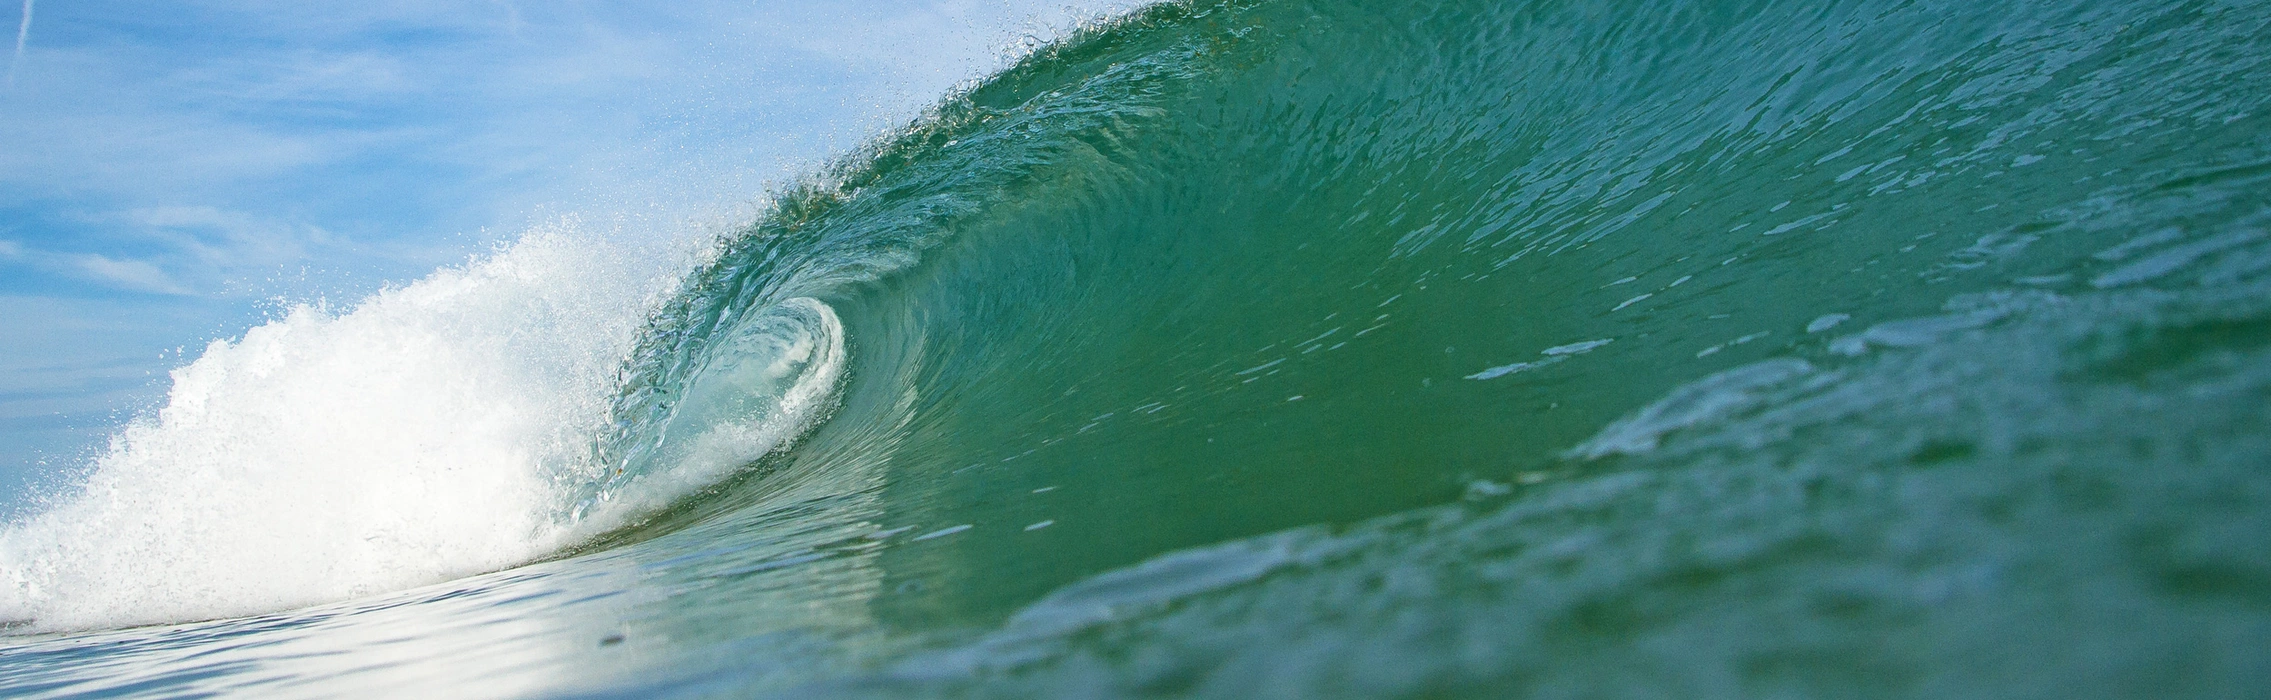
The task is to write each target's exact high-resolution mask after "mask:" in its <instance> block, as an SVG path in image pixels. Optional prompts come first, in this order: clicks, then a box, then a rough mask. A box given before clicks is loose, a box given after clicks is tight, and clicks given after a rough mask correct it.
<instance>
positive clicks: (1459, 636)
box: [0, 0, 2271, 700]
mask: <svg viewBox="0 0 2271 700" xmlns="http://www.w3.org/2000/svg"><path fill="white" fill-rule="evenodd" d="M2267 60H2271V4H2265V3H2260V2H2241V1H2229V2H2221V1H2183V2H2165V3H2142V2H2108V1H2099V0H1997V1H1994V2H1957V1H1953V0H1845V1H1832V2H1795V1H1787V0H1683V1H1676V2H1664V3H1607V2H1587V1H1584V0H1566V1H1557V0H1538V1H1529V2H1474V1H1458V0H1412V1H1405V2H1373V1H1360V0H1235V1H1217V0H1189V1H1185V2H1170V3H1163V4H1159V5H1154V6H1150V7H1146V8H1143V9H1140V10H1136V11H1133V12H1132V13H1129V14H1127V15H1125V16H1121V17H1118V18H1116V19H1111V20H1108V21H1102V22H1098V23H1096V24H1094V25H1092V26H1088V27H1085V28H1083V29H1081V30H1079V31H1076V32H1073V33H1072V34H1071V35H1070V36H1069V37H1067V38H1065V39H1063V40H1061V41H1058V42H1056V43H1054V44H1050V45H1047V46H1044V47H1041V48H1039V49H1037V50H1035V51H1034V52H1032V53H1031V54H1030V55H1028V56H1026V57H1024V58H1023V59H1021V60H1019V61H1017V62H1016V63H1015V64H1014V65H1012V66H1011V67H1009V68H1007V69H1006V70H1004V71H1002V72H1000V73H998V74H996V75H993V76H992V77H990V78H987V79H985V80H983V81H981V82H978V83H975V84H972V85H969V86H967V87H965V88H963V89H958V90H956V91H955V92H953V93H951V94H948V95H945V96H943V97H941V98H940V100H939V101H938V102H937V105H936V106H935V107H934V108H932V109H931V110H929V111H928V112H927V113H925V115H924V116H923V117H921V118H920V119H918V120H916V121H914V122H912V123H911V124H908V125H907V126H905V127H904V128H901V129H897V130H895V131H892V132H891V133H889V134H887V135H885V136H883V137H881V138H879V139H877V140H875V141H873V142H871V143H870V144H868V145H867V146H865V147H863V148H861V149H859V150H857V151H855V152H851V153H847V154H844V155H843V156H842V157H840V158H839V159H838V160H836V161H834V163H833V164H832V165H829V166H827V167H823V168H819V169H817V170H815V171H813V172H811V173H810V174H808V175H807V176H805V177H804V178H802V179H800V180H797V181H795V182H794V183H793V184H791V185H788V186H784V187H782V188H780V189H779V190H778V191H776V192H773V193H771V195H770V198H769V199H768V200H767V201H768V204H767V205H766V206H765V207H764V208H763V212H762V213H761V214H760V215H758V216H757V217H756V218H755V219H754V220H753V221H751V222H749V223H748V224H747V225H746V226H743V227H739V228H736V229H734V230H732V231H730V232H728V233H726V234H724V235H720V236H716V237H705V238H702V239H701V240H699V241H695V242H693V243H690V244H685V245H679V246H675V247H673V246H638V245H628V244H619V243H610V242H608V241H605V240H593V239H590V238H585V237H578V236H575V235H570V234H566V233H551V232H546V231H541V230H540V231H535V232H532V233H530V234H528V235H527V236H525V237H523V238H522V239H521V240H520V241H519V242H518V243H516V244H514V245H512V246H510V247H507V248H505V249H503V250H500V251H498V252H496V253H494V254H492V255H488V256H485V257H483V258H481V259H479V260H475V261H473V262H469V263H467V264H465V265H463V266H460V267H454V268H449V269H445V270H441V271H437V272H436V273H434V274H433V275H432V276H430V277H428V278H426V279H423V280H420V281H418V282H415V283H412V284H407V285H403V286H399V287H394V288H390V289H387V290H385V291H382V292H379V293H377V294H375V295H373V296H371V297H369V298H368V299H365V300H363V301H361V302H359V303H355V304H349V305H342V306H338V307H336V308H316V307H302V308H300V309H298V310H296V311H293V312H291V313H290V314H288V315H285V316H282V317H280V318H278V319H276V320H274V321H272V322H269V323H268V324H266V325H263V326H259V327H256V328H253V329H252V330H250V331H248V332H247V333H245V334H244V335H242V336H241V337H234V338H230V339H225V340H221V341H216V342H214V343H213V344H212V345H210V346H208V347H207V348H205V349H204V350H203V351H202V353H194V352H193V353H191V354H192V355H193V356H194V357H195V359H194V360H193V361H189V362H187V363H185V364H183V365H182V366H181V367H180V368H179V369H177V370H175V372H174V374H173V376H172V384H171V389H170V391H169V394H168V396H167V398H166V401H165V403H164V405H163V406H162V408H160V409H157V410H155V411H153V412H151V413H150V414H148V415H146V416H144V417H143V418H141V419H139V420H137V421H135V422H134V423H132V424H131V425H129V426H127V427H126V428H124V429H122V430H121V431H120V432H119V433H118V435H117V437H116V438H114V439H113V441H112V443H111V447H110V448H109V450H108V451H107V452H105V453H104V454H103V455H102V456H100V457H99V458H97V459H96V460H95V461H94V462H93V463H92V464H91V466H90V467H89V468H88V470H87V472H86V474H85V475H84V477H83V479H82V480H81V483H79V484H78V485H77V486H76V487H74V488H73V489H71V490H69V491H67V492H65V493H61V494H59V495H56V496H54V497H52V498H51V499H50V500H49V502H47V503H46V504H45V505H43V506H41V507H40V508H37V509H34V510H33V511H32V512H29V513H28V514H26V515H24V516H21V517H19V518H18V519H17V520H15V521H13V522H10V523H9V524H7V525H6V526H5V528H4V529H0V620H5V622H4V623H0V624H5V626H6V627H5V632H4V634H5V636H0V695H6V696H21V697H109V696H164V697H190V696H205V695H212V694H221V695H256V696H263V697H296V696H325V697H331V696H340V695H389V696H407V695H435V696H462V697H799V698H804V697H1230V698H1240V699H1241V700H1255V699H1260V698H1281V697H1282V698H1326V697H1363V698H1389V697H1395V698H1405V697H1409V698H1422V697H1424V698H1464V697H1477V698H1481V697H1491V698H1497V697H1534V698H1611V697H1614V698H1654V697H1679V698H1717V697H1724V698H1769V697H1885V698H1959V697H1981V698H2029V697H2041V698H2095V697H2106V698H2115V697H2156V698H2242V697H2265V696H2266V693H2267V692H2271V691H2266V690H2265V689H2267V688H2271V546H2266V545H2265V537H2266V535H2267V533H2271V229H2267V226H2271V65H2267ZM2250 689H2252V690H2250Z"/></svg>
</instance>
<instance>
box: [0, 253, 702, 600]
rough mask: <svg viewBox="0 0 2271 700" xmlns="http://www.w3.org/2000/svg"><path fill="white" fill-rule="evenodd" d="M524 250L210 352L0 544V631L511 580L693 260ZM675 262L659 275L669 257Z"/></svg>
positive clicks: (533, 552) (288, 318)
mask: <svg viewBox="0 0 2271 700" xmlns="http://www.w3.org/2000/svg"><path fill="white" fill-rule="evenodd" d="M569 228H572V227H566V226H564V227H556V228H555V229H552V230H539V231H537V232H533V233H531V234H529V235H528V236H526V237H525V238H524V239H522V240H521V241H519V242H518V243H516V244H514V245H512V246H511V247H509V248H507V249H504V250H502V251H500V252H498V253H496V254H494V255H491V256H489V257H487V258H486V259H481V260H477V261H474V262H471V263H468V264H467V265H464V266H462V267H458V268H449V269H444V270H441V271H439V272H436V273H435V274H433V275H432V276H430V277H428V278H426V279H424V280H422V281H419V282H417V283H415V284H412V285H409V286H406V287H401V288H396V289H390V290H387V291H383V292H380V293H378V294H376V295H373V296H372V297H370V298H369V299H366V300H365V301H363V302H362V303H360V304H358V305H356V306H355V307H354V308H353V309H352V310H349V311H347V312H345V313H336V314H335V313H332V312H329V311H326V310H324V309H322V308H317V307H310V306H301V307H298V308H295V309H292V310H291V311H290V312H289V313H288V314H286V315H285V316H283V317H282V318H280V319H278V320H275V321H272V322H270V323H268V324H266V325H263V326H260V327H257V328H254V329H252V330H251V331H249V332H247V333H246V334H245V335H244V337H243V338H242V339H241V340H237V341H235V342H228V341H215V342H213V343H212V344H211V345H209V346H208V347H207V348H206V349H205V352H204V354H203V356H201V357H199V358H198V359H197V360H196V361H195V362H192V363H190V364H189V365H187V366H184V367H181V368H179V369H176V370H174V371H173V373H172V378H173V388H172V391H171V393H170V395H169V396H168V397H167V400H166V403H165V405H164V407H163V408H161V409H160V410H158V411H157V412H156V413H155V414H153V415H150V416H146V417H144V418H143V419H141V420H138V421H136V422H135V423H133V424H131V425H129V426H127V427H126V428H125V429H123V430H122V431H121V432H120V433H119V434H118V435H116V436H114V437H113V438H112V441H111V446H110V448H109V450H108V452H107V453H106V454H105V455H103V456H102V457H100V458H99V459H97V460H96V461H95V463H94V464H93V465H92V467H91V469H90V470H89V473H88V474H87V476H86V478H85V483H84V484H83V486H82V488H80V489H79V490H78V491H76V492H74V493H73V494H71V495H68V496H65V497H63V498H61V499H59V500H58V501H57V502H56V503H55V504H54V505H52V506H51V507H50V508H48V509H47V510H46V511H45V512H43V513H41V514H39V515H36V516H32V517H30V518H27V519H25V520H23V521H22V522H19V523H15V524H12V525H10V526H8V527H7V529H6V530H5V531H0V621H16V622H23V621H31V622H32V626H33V628H34V629H83V628H95V627H112V626H122V625H132V624H144V623H154V622H166V621H179V620H194V619H208V618H215V617H226V616H234V615H242V614H252V613H259V612H265V611H271V610H279V609H285V608H290V607H295V606H301V605H307V604H313V603H318V602H324V601H331V600H340V599H346V598H351V597H355V596H360V595H367V594H371V593H376V592H382V591H387V590H392V589H399V588H404V587H409V586H415V585H420V584H425V583H431V582H436V581H441V580H446V579H449V578H453V577H456V576H461V575H465V574H469V573H475V572H480V571H486V570H494V569H498V568H503V567H507V566H511V565H513V564H516V563H520V562H524V561H528V560H529V559H531V558H534V557H536V556H540V555H542V554H544V553H547V552H550V551H553V550H556V549H557V548H559V547H561V546H563V545H564V544H567V543H569V542H571V541H572V538H574V537H576V536H578V535H579V533H578V532H574V531H573V530H575V529H576V526H575V525H573V524H570V523H566V522H563V521H561V520H560V519H558V518H555V517H553V514H555V513H557V512H559V508H560V501H561V499H562V498H564V497H565V496H564V494H563V493H562V492H563V490H564V488H565V487H564V486H563V485H562V484H563V482H564V481H566V479H563V478H561V477H562V475H563V474H568V473H571V472H572V470H573V468H574V467H575V465H576V460H577V459H579V458H580V457H581V456H582V455H584V454H586V452H585V451H586V450H587V449H588V447H589V445H590V440H591V437H592V431H593V430H595V429H596V428H597V427H598V426H599V425H601V424H602V423H603V422H604V420H605V418H606V412H607V407H608V401H609V399H610V397H611V395H612V392H613V391H614V390H615V387H616V384H615V377H616V372H617V371H618V369H619V367H620V363H621V361H622V358H623V357H624V356H625V354H626V353H627V352H628V350H629V349H630V347H631V345H632V344H633V343H634V342H635V341H636V339H637V333H638V329H639V328H640V325H641V323H642V322H643V321H644V320H645V318H646V317H647V315H648V314H649V313H650V312H651V310H652V309H653V308H654V305H655V303H657V301H659V297H660V295H661V294H664V293H667V292H668V291H669V290H670V289H671V288H672V287H673V286H674V285H675V282H676V279H677V277H678V275H679V274H681V273H682V272H683V270H684V265H685V264H686V261H688V260H691V259H692V258H693V257H694V256H691V255H678V256H672V255H656V254H653V251H640V250H629V249H627V246H626V245H625V244H621V243H617V242H609V241H604V240H592V239H593V238H599V237H597V236H588V235H578V234H574V233H571V232H569V231H568V230H567V229H569ZM673 258H676V260H673Z"/></svg>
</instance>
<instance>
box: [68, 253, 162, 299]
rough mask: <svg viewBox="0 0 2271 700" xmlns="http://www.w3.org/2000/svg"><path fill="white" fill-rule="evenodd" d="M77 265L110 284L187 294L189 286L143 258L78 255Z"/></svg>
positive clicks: (88, 274)
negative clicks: (117, 258) (123, 258)
mask: <svg viewBox="0 0 2271 700" xmlns="http://www.w3.org/2000/svg"><path fill="white" fill-rule="evenodd" d="M72 262H73V263H74V266H75V267H77V268H78V270H79V271H80V272H81V273H82V274H84V275H85V276H86V277H88V278H89V279H93V280H95V281H98V282H103V283H106V284H109V285H111V286H114V287H117V288H120V289H128V290H133V291H140V292H151V293H155V294H173V295H182V296H187V295H189V294H191V292H190V289H189V287H187V286H185V285H183V284H182V283H180V282H177V281H174V279H173V276H172V275H168V274H166V271H165V270H160V269H158V266H157V265H153V264H150V263H149V262H147V261H143V260H114V259H111V258H110V257H108V256H103V255H79V256H74V257H73V258H72Z"/></svg>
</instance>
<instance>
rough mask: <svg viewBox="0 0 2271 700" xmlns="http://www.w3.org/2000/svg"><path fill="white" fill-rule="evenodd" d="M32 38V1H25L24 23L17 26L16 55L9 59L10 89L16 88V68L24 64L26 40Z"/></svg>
mask: <svg viewBox="0 0 2271 700" xmlns="http://www.w3.org/2000/svg"><path fill="white" fill-rule="evenodd" d="M31 37H32V0H24V21H23V23H22V24H18V25H16V55H15V57H14V58H10V59H8V87H15V86H16V66H18V65H21V64H22V63H23V62H24V40H26V39H30V38H31Z"/></svg>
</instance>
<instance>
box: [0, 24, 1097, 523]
mask: <svg viewBox="0 0 2271 700" xmlns="http://www.w3.org/2000/svg"><path fill="white" fill-rule="evenodd" d="M1129 5H1131V3H1128V2H1118V1H1107V0H1076V1H1073V2H1066V1H1064V0H1048V1H1045V2H1044V1H1039V0H995V1H993V2H975V1H968V0H895V1H883V0H876V1H868V2H822V1H816V0H803V1H792V2H767V1H744V2H722V1H716V0H692V1H689V2H680V3H669V4H666V5H659V6H656V7H640V6H634V5H630V4H625V3H607V2H574V1H571V2H555V3H543V4H536V3H528V4H522V3H516V2H511V1H508V0H490V1H488V2H460V3H452V2H438V1H433V0H395V1H392V2H383V1H382V2H364V3H330V2H324V3H308V2H284V1H281V0H232V1H231V2H212V1H207V0H181V1H176V2H169V3H165V4H162V5H157V6H152V5H150V4H147V3H129V2H119V1H114V0H92V1H88V2H77V3H62V2H54V1H53V0H50V1H49V2H45V3H36V4H35V1H34V0H26V1H25V2H23V3H22V6H21V12H20V15H19V19H20V21H19V27H20V28H19V31H18V33H17V35H16V39H17V42H16V43H15V45H14V46H12V47H11V48H12V52H11V53H10V54H9V56H8V58H9V65H8V67H7V77H6V79H5V80H6V82H5V84H4V85H0V328H4V329H6V332H5V333H0V515H5V514H6V513H7V511H8V508H7V507H6V506H5V505H4V504H5V503H6V502H7V501H8V500H9V499H8V495H10V494H19V493H21V492H22V491H23V490H24V488H25V486H26V485H27V484H33V483H48V482H53V481H54V476H55V475H57V474H62V473H65V472H67V471H69V470H71V469H72V468H74V467H76V466H79V465H83V464H85V463H86V461H87V459H88V458H89V457H90V456H91V455H92V454H93V450H95V449H97V448H98V447H99V446H100V445H101V444H102V442H103V441H104V439H105V437H106V436H107V435H108V434H110V433H111V432H112V431H113V430H115V428H116V427H117V426H118V425H120V424H122V423H124V422H125V421H126V420H128V419H129V418H131V417H132V416H134V415H136V414H138V413H140V412H144V411H148V410H150V409H152V408H154V407H155V406H156V405H157V403H158V402H159V401H160V400H162V399H163V397H164V394H165V390H166V381H165V380H166V372H167V370H169V369H171V368H173V367H174V366H177V365H179V364H181V363H183V362H186V361H188V360H191V359H194V358H195V357H196V355H197V354H198V353H199V352H200V351H201V349H202V348H203V347H204V345H205V344H206V343H207V342H208V341H210V340H213V339H216V338H228V337H233V336H235V335H238V334H241V333H242V332H243V331H244V330H245V329H247V328H249V327H251V326H253V325H256V324H258V323H260V322H261V321H262V320H264V319H265V318H267V317H268V316H269V315H270V314H272V313H274V312H276V311H277V310H278V309H281V308H284V307H285V306H287V305H289V304H295V303H308V302H316V301H323V300H328V301H329V302H331V303H334V304H352V303H353V302H354V301H355V300H357V299H360V298H362V297H363V296H365V295H367V294H369V293H371V292H373V291H375V290H378V289H380V288H382V287H384V286H386V285H392V284H402V283H406V282H409V281H413V280H416V279H418V278H420V277H423V276H425V275H426V274H428V273H430V272H431V271H433V270H435V269H437V268H439V267H442V266H446V265H451V264H456V263H462V262H464V261H465V260H467V259H468V258H469V257H471V256H475V255H478V254H480V253H481V252H483V251H485V250H490V249H492V248H493V247H495V246H497V245H499V244H501V243H503V242H507V241H510V240H512V239H514V238H515V237H516V236H517V234H519V233H520V232H521V231H524V230H527V229H528V228H529V227H531V226H533V225H536V224H539V223H542V222H546V221H551V220H557V219H559V218H562V217H578V218H580V219H587V220H588V219H598V220H605V221H614V222H619V223H618V224H617V225H629V226H635V227H644V228H650V229H657V230H662V231H665V234H664V235H669V234H668V233H667V231H669V230H671V229H674V228H687V227H697V226H699V222H701V221H715V220H729V219H731V218H732V217H736V216H739V217H746V216H747V215H748V214H749V212H750V208H749V207H750V206H751V204H752V203H753V202H755V201H756V200H757V198H758V197H760V196H761V195H762V193H763V192H764V190H765V189H766V187H767V186H768V185H769V184H772V183H778V182H781V181H784V180H788V179H791V178H793V177H795V176H796V175H798V174H800V173H803V172H806V171H809V170H810V169H812V168H814V167H815V166H816V165H817V164H818V163H819V162H821V161H824V160H825V159H826V158H828V157H830V156H832V155H836V154H840V153H842V152H844V151H847V150H849V149H851V148H854V147H856V146H857V145H859V144H860V143H861V142H862V141H864V140H865V139H867V138H871V137H872V136H874V135H875V134H877V133H879V132H881V131H883V130H885V129H887V128H889V127H891V126H894V125H897V124H901V123H904V122H905V121H906V120H908V119H910V118H913V117H914V116H916V115H917V114H919V113H920V111H921V110H922V109H923V108H925V107H927V106H928V105H930V104H931V103H933V102H935V101H936V100H937V99H938V97H939V96H940V95H941V94H943V93H944V92H945V91H947V90H949V89H951V88H952V87H953V86H954V85H955V84H957V83H961V82H964V81H967V80H971V79H975V78H979V77H982V76H984V75H986V74H988V73H990V72H992V71H994V70H998V69H999V68H1000V67H1002V66H1004V65H1006V63H1007V61H1008V60H1010V59H1011V58H1013V57H1014V56H1015V55H1016V54H1017V53H1018V52H1019V51H1021V50H1023V49H1025V48H1029V47H1030V46H1032V45H1034V44H1036V43H1038V42H1039V41H1044V40H1046V39H1048V38H1051V37H1054V36H1057V35H1060V34H1061V32H1063V31H1064V30H1065V29H1067V28H1069V27H1072V26H1074V25H1075V24H1076V23H1077V22H1079V21H1081V20H1084V19H1092V18H1095V17H1099V16H1103V15H1105V14H1107V13H1110V12H1114V11H1123V10H1125V9H1126V8H1127V7H1128V6H1129ZM0 12H5V10H0ZM620 222H631V223H629V224H623V223H620Z"/></svg>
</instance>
